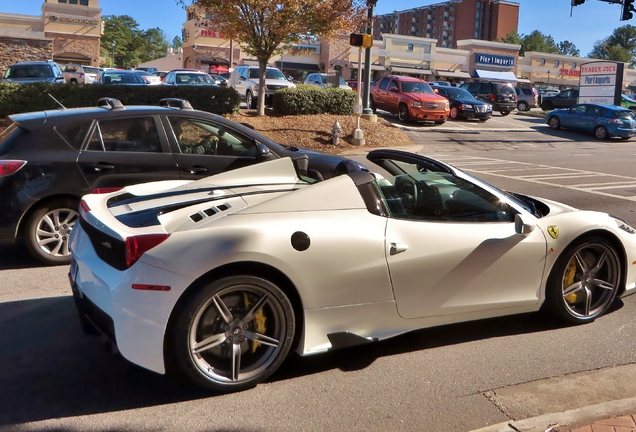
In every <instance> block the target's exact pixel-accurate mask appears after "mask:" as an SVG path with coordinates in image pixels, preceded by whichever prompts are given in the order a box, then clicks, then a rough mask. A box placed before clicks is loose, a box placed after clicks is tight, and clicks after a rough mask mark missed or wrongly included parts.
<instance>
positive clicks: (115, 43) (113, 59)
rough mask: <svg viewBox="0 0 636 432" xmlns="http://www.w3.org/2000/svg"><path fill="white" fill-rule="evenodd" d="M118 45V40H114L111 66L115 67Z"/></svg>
mask: <svg viewBox="0 0 636 432" xmlns="http://www.w3.org/2000/svg"><path fill="white" fill-rule="evenodd" d="M116 46H117V42H115V41H113V43H111V47H112V48H113V50H112V51H111V60H112V61H111V66H112V67H115V47H116Z"/></svg>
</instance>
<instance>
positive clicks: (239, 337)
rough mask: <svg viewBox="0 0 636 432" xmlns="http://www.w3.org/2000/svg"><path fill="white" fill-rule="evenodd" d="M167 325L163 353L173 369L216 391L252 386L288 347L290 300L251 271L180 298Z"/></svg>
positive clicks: (291, 335) (273, 367) (275, 365)
mask: <svg viewBox="0 0 636 432" xmlns="http://www.w3.org/2000/svg"><path fill="white" fill-rule="evenodd" d="M175 317H176V318H175V321H174V325H172V326H171V330H170V331H171V334H170V337H171V341H172V343H171V344H170V348H169V349H170V350H171V352H168V353H167V355H169V356H171V357H170V358H171V360H173V362H169V363H168V364H169V365H174V367H176V372H177V373H180V374H181V375H183V376H185V377H186V378H188V379H190V380H191V381H192V382H194V383H195V384H198V385H200V386H203V387H206V388H208V389H211V390H214V391H219V392H232V391H240V390H245V389H248V388H251V387H254V386H255V385H257V384H258V383H259V382H261V381H263V380H264V379H266V378H267V377H269V376H270V375H271V374H272V373H273V372H274V371H275V370H276V369H278V367H279V366H280V364H281V363H282V362H283V360H284V359H285V357H286V356H287V354H288V353H289V350H290V348H291V345H292V342H293V339H294V332H295V321H294V312H293V308H292V305H291V303H290V301H289V299H288V298H287V296H286V295H285V293H283V291H282V290H280V289H279V288H278V287H277V286H276V285H274V284H273V283H271V282H269V281H267V280H265V279H261V278H259V277H254V276H229V277H225V278H223V279H219V280H216V281H214V282H212V283H210V284H208V285H207V286H205V287H204V288H203V289H201V290H199V291H198V292H197V293H196V294H195V295H194V296H193V297H191V298H190V299H189V300H188V301H187V302H186V303H184V304H183V305H182V306H181V307H180V308H179V309H178V310H177V311H176V315H175Z"/></svg>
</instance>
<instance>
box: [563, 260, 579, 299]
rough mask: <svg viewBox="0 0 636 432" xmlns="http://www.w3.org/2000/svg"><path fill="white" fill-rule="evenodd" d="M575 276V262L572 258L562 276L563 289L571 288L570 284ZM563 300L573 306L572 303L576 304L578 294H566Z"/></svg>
mask: <svg viewBox="0 0 636 432" xmlns="http://www.w3.org/2000/svg"><path fill="white" fill-rule="evenodd" d="M575 275H576V260H575V259H574V257H572V259H571V260H570V262H569V264H568V266H567V268H566V269H565V274H564V275H563V287H564V288H565V287H569V286H572V284H573V283H574V276H575ZM564 298H565V301H566V302H568V303H569V304H573V303H576V300H577V298H578V294H577V293H572V294H568V295H566V296H565V297H564Z"/></svg>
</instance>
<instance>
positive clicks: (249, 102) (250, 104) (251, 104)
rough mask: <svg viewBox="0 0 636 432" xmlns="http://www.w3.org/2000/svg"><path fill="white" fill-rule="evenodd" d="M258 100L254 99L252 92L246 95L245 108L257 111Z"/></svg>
mask: <svg viewBox="0 0 636 432" xmlns="http://www.w3.org/2000/svg"><path fill="white" fill-rule="evenodd" d="M256 102H257V100H256V99H255V98H254V95H253V94H252V92H251V91H248V92H247V93H245V106H246V107H247V109H256Z"/></svg>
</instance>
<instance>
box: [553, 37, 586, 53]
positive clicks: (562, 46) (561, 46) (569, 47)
mask: <svg viewBox="0 0 636 432" xmlns="http://www.w3.org/2000/svg"><path fill="white" fill-rule="evenodd" d="M557 52H558V53H559V54H563V55H568V56H574V57H578V56H580V55H581V51H579V50H578V49H577V48H576V45H574V44H573V43H572V42H570V41H567V40H565V41H563V42H559V43H558V44H557Z"/></svg>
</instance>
